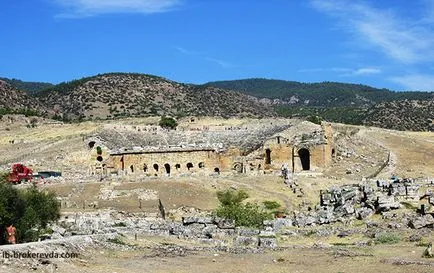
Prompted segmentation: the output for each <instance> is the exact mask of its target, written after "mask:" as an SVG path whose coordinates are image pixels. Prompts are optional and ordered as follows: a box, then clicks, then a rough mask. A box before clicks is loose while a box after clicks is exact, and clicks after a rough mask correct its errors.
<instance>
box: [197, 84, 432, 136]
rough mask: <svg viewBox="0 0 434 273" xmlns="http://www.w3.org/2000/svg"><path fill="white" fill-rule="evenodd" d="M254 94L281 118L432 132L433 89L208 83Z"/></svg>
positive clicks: (353, 85)
mask: <svg viewBox="0 0 434 273" xmlns="http://www.w3.org/2000/svg"><path fill="white" fill-rule="evenodd" d="M205 86H215V87H220V88H228V89H233V90H238V91H240V92H243V93H245V94H249V95H254V96H258V97H259V98H262V99H261V101H263V102H268V103H269V104H272V105H274V107H275V110H276V111H277V113H278V114H279V115H281V116H284V117H297V116H298V117H300V116H301V117H303V116H304V117H307V116H319V117H321V118H323V119H325V120H328V121H333V122H340V123H347V124H355V125H372V126H378V127H382V128H388V129H396V130H412V131H432V130H434V128H433V126H432V119H434V113H433V111H434V110H433V109H434V106H433V104H434V92H392V91H390V90H387V89H377V88H373V87H370V86H366V85H361V84H348V83H337V82H322V83H300V82H294V81H281V80H268V79H245V80H235V81H220V82H210V83H207V84H205Z"/></svg>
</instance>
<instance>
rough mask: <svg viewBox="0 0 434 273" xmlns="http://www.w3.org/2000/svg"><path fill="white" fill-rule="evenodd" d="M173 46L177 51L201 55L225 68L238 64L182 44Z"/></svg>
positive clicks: (202, 57) (204, 58)
mask: <svg viewBox="0 0 434 273" xmlns="http://www.w3.org/2000/svg"><path fill="white" fill-rule="evenodd" d="M173 48H174V49H176V50H177V51H179V52H180V53H182V54H184V55H192V56H199V57H200V58H201V59H203V60H205V61H208V62H212V63H215V64H218V65H219V66H221V67H222V68H225V69H228V68H232V67H236V66H237V65H235V64H233V63H231V62H228V61H224V60H221V59H216V58H213V57H210V56H208V55H207V54H206V53H204V52H200V51H195V50H191V49H186V48H184V47H180V46H174V47H173Z"/></svg>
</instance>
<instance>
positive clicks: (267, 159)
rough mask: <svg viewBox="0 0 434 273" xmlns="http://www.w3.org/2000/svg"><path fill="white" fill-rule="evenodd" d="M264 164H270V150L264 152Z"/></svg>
mask: <svg viewBox="0 0 434 273" xmlns="http://www.w3.org/2000/svg"><path fill="white" fill-rule="evenodd" d="M265 164H271V150H270V149H266V150H265Z"/></svg>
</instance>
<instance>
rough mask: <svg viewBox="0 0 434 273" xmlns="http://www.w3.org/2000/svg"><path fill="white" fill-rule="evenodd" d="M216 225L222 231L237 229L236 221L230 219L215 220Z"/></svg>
mask: <svg viewBox="0 0 434 273" xmlns="http://www.w3.org/2000/svg"><path fill="white" fill-rule="evenodd" d="M213 222H214V224H216V225H217V227H218V228H221V229H233V228H235V221H234V220H230V219H223V218H214V221H213Z"/></svg>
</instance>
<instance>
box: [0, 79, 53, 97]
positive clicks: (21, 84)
mask: <svg viewBox="0 0 434 273" xmlns="http://www.w3.org/2000/svg"><path fill="white" fill-rule="evenodd" d="M0 80H3V81H5V82H7V83H9V84H10V85H12V86H13V87H15V88H16V89H18V90H22V91H26V92H27V93H29V94H35V93H38V92H39V91H41V90H43V89H46V88H49V87H51V86H53V84H51V83H46V82H26V81H22V80H18V79H8V78H0Z"/></svg>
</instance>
